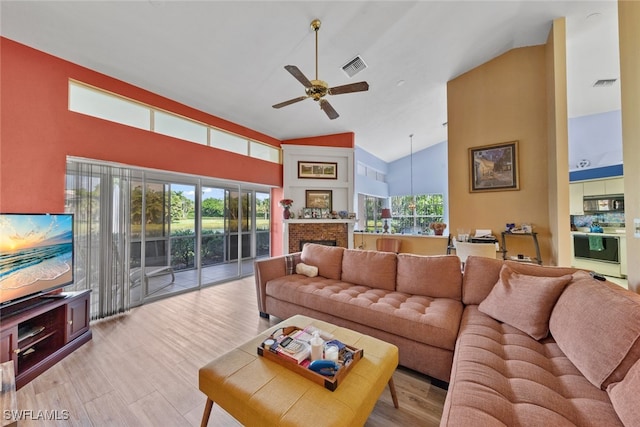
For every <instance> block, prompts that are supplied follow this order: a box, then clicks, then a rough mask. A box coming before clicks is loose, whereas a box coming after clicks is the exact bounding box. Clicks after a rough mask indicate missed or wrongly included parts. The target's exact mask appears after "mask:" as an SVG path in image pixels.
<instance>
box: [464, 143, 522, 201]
mask: <svg viewBox="0 0 640 427" xmlns="http://www.w3.org/2000/svg"><path fill="white" fill-rule="evenodd" d="M469 169H470V170H469V187H470V188H469V191H471V192H472V193H475V192H478V191H503V190H519V189H520V184H519V181H518V141H511V142H505V143H502V144H494V145H485V146H483V147H472V148H469Z"/></svg>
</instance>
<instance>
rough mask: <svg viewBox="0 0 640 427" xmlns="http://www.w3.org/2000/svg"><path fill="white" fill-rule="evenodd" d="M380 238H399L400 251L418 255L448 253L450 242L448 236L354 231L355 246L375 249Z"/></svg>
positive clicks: (369, 249)
mask: <svg viewBox="0 0 640 427" xmlns="http://www.w3.org/2000/svg"><path fill="white" fill-rule="evenodd" d="M378 239H398V240H400V241H401V243H400V252H402V253H407V254H416V255H446V253H447V245H448V243H449V238H448V237H447V236H415V235H408V234H374V233H353V247H354V248H356V249H364V250H368V251H375V250H376V241H377V240H378Z"/></svg>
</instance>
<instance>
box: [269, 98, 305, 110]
mask: <svg viewBox="0 0 640 427" xmlns="http://www.w3.org/2000/svg"><path fill="white" fill-rule="evenodd" d="M307 98H308V96H299V97H298V98H293V99H290V100H288V101H284V102H281V103H279V104H276V105H274V106H273V108H282V107H286V106H287V105H291V104H295V103H296V102H300V101H304V100H305V99H307Z"/></svg>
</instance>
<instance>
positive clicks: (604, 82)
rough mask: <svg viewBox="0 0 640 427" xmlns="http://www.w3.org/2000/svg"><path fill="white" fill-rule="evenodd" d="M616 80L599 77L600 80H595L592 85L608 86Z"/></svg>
mask: <svg viewBox="0 0 640 427" xmlns="http://www.w3.org/2000/svg"><path fill="white" fill-rule="evenodd" d="M616 81H618V79H601V80H597V81H596V82H595V83H594V84H593V87H609V86H613V84H614V83H615V82H616Z"/></svg>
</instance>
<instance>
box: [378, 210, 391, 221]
mask: <svg viewBox="0 0 640 427" xmlns="http://www.w3.org/2000/svg"><path fill="white" fill-rule="evenodd" d="M380 218H382V219H390V218H391V209H382V214H381V215H380Z"/></svg>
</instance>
